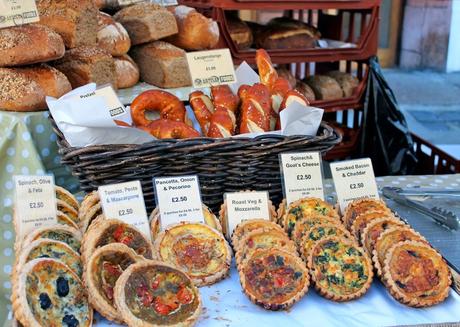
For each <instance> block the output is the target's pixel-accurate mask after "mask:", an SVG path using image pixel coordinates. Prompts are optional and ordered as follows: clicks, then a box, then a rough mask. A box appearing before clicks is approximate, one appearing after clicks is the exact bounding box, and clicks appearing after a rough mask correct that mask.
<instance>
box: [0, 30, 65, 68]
mask: <svg viewBox="0 0 460 327" xmlns="http://www.w3.org/2000/svg"><path fill="white" fill-rule="evenodd" d="M64 51H65V48H64V42H63V41H62V38H61V37H60V36H59V34H57V33H55V32H54V31H53V30H51V29H49V28H48V27H46V26H42V25H37V24H29V25H22V26H14V27H9V28H3V29H0V67H2V66H18V65H29V64H34V63H38V62H46V61H50V60H55V59H59V58H61V57H62V56H63V55H64Z"/></svg>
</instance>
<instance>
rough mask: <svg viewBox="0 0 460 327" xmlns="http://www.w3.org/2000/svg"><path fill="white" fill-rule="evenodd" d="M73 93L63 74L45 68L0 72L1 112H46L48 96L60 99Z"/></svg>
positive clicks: (50, 68)
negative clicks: (46, 98) (70, 92)
mask: <svg viewBox="0 0 460 327" xmlns="http://www.w3.org/2000/svg"><path fill="white" fill-rule="evenodd" d="M71 89H72V88H71V86H70V83H69V81H68V80H67V78H66V77H65V76H64V75H63V74H62V73H61V72H59V71H58V70H57V69H54V68H52V67H50V66H48V65H45V64H40V65H35V66H29V67H23V68H0V109H3V110H11V111H37V110H45V109H46V108H47V106H46V102H45V97H46V96H47V95H48V96H52V97H55V98H59V97H61V96H62V95H64V94H66V93H67V92H69V91H70V90H71Z"/></svg>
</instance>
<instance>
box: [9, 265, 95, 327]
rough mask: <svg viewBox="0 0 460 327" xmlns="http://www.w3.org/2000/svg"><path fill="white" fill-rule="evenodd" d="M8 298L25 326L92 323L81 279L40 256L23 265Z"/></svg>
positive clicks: (78, 326)
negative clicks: (11, 293)
mask: <svg viewBox="0 0 460 327" xmlns="http://www.w3.org/2000/svg"><path fill="white" fill-rule="evenodd" d="M11 298H12V302H13V311H14V315H15V318H16V319H17V320H18V321H19V322H20V323H21V324H22V325H24V326H31V327H32V326H33V327H41V326H50V327H53V326H64V327H89V326H91V325H92V322H93V311H92V309H91V306H90V305H89V303H88V298H87V294H86V290H85V288H84V287H83V284H82V282H81V281H80V279H79V278H78V276H77V275H75V273H74V272H73V271H72V270H71V269H70V268H69V267H67V266H66V265H65V264H63V263H62V262H60V261H58V260H56V259H51V258H40V259H34V260H32V261H29V262H28V263H27V264H25V265H24V266H23V267H22V269H21V271H20V273H19V276H18V279H17V282H16V283H15V284H14V285H13V295H12V297H11Z"/></svg>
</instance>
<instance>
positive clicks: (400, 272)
mask: <svg viewBox="0 0 460 327" xmlns="http://www.w3.org/2000/svg"><path fill="white" fill-rule="evenodd" d="M414 258H415V259H414ZM382 271H383V275H382V281H383V283H384V284H385V285H386V286H387V288H388V290H389V292H390V294H391V295H392V296H393V297H394V298H395V299H396V300H397V301H399V302H401V303H403V304H405V305H408V306H411V307H419V308H420V307H428V306H433V305H435V304H438V303H440V302H442V301H444V300H445V299H446V298H447V297H448V296H449V291H450V285H451V282H452V278H451V277H452V276H451V272H450V269H449V267H448V265H447V263H446V262H445V261H444V259H443V258H442V256H441V255H440V254H439V253H438V252H437V251H436V250H434V249H433V248H432V247H430V246H428V245H427V244H426V243H422V242H416V241H403V242H399V243H396V244H394V245H393V246H392V247H391V248H390V249H389V250H388V252H387V254H386V256H385V260H384V263H383V267H382ZM414 274H418V276H414ZM415 277H419V278H418V279H416V278H415ZM433 284H434V285H433ZM420 288H422V290H420ZM427 293H428V294H427Z"/></svg>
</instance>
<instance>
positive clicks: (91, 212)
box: [78, 202, 103, 233]
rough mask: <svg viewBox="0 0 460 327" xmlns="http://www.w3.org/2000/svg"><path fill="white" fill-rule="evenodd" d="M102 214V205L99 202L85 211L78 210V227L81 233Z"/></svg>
mask: <svg viewBox="0 0 460 327" xmlns="http://www.w3.org/2000/svg"><path fill="white" fill-rule="evenodd" d="M102 214H103V211H102V205H101V203H100V202H97V203H96V204H95V205H93V206H92V207H89V208H88V209H87V210H84V211H81V210H80V214H79V215H80V218H79V219H80V221H79V224H78V225H79V226H80V230H81V232H82V233H84V232H86V231H87V230H88V228H89V227H90V226H91V224H92V223H93V222H94V220H95V219H96V218H97V217H98V216H100V215H102Z"/></svg>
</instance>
